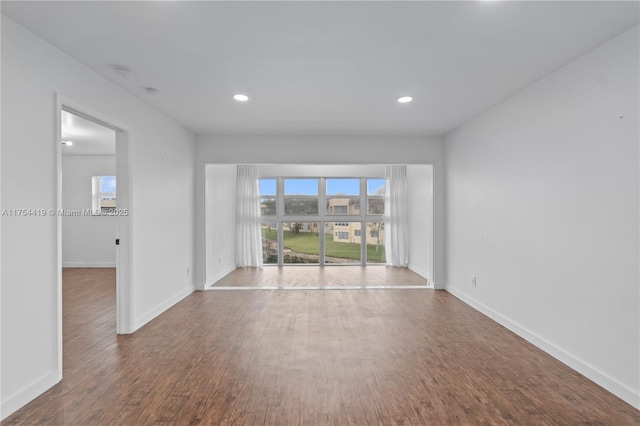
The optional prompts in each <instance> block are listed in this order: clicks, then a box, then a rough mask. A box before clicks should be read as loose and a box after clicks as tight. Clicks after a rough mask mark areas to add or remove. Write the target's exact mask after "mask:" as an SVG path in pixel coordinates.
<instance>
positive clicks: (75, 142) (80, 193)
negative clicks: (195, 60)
mask: <svg viewBox="0 0 640 426" xmlns="http://www.w3.org/2000/svg"><path fill="white" fill-rule="evenodd" d="M57 111H58V121H57V122H58V131H57V134H58V138H57V142H58V147H57V150H58V156H57V157H58V179H57V193H58V197H57V198H58V201H57V214H56V216H57V230H58V260H57V263H58V307H59V315H58V321H59V324H58V330H59V333H58V334H59V335H58V345H59V349H58V353H59V362H60V363H61V362H62V361H61V360H62V329H63V327H62V326H63V324H62V318H63V316H62V286H63V268H113V272H114V273H113V274H112V275H113V276H114V277H115V283H114V285H115V300H116V303H115V306H114V307H113V308H114V309H115V311H116V327H115V329H114V330H113V332H114V334H115V333H118V334H127V333H130V332H131V330H132V329H131V324H132V321H131V320H130V318H131V312H130V311H131V310H130V300H131V288H130V281H129V260H128V259H129V250H130V238H129V235H130V219H131V216H130V215H131V211H130V196H129V194H130V190H129V173H128V155H127V152H128V150H127V146H128V131H127V130H126V128H125V127H124V126H122V125H118V124H116V123H115V122H114V121H113V120H110V119H109V118H105V117H102V116H101V115H100V114H99V113H96V112H91V111H89V110H88V109H87V108H85V107H82V106H77V105H75V104H74V103H73V102H70V101H67V100H63V99H61V98H59V99H58V109H57Z"/></svg>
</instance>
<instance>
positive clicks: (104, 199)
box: [91, 176, 116, 215]
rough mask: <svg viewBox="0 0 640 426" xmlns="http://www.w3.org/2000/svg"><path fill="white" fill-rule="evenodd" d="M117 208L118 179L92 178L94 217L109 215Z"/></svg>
mask: <svg viewBox="0 0 640 426" xmlns="http://www.w3.org/2000/svg"><path fill="white" fill-rule="evenodd" d="M115 208H116V177H115V176H92V177H91V211H92V213H93V214H94V215H101V214H107V213H109V212H112V211H114V210H115Z"/></svg>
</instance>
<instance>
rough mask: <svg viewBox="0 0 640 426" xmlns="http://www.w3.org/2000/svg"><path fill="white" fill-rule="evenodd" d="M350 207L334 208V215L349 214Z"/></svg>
mask: <svg viewBox="0 0 640 426" xmlns="http://www.w3.org/2000/svg"><path fill="white" fill-rule="evenodd" d="M347 209H348V206H333V211H332V212H331V213H333V214H347Z"/></svg>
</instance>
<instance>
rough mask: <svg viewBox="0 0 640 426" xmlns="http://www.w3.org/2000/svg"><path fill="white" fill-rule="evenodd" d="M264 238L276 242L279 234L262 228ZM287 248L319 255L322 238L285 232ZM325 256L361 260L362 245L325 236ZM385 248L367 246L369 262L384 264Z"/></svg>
mask: <svg viewBox="0 0 640 426" xmlns="http://www.w3.org/2000/svg"><path fill="white" fill-rule="evenodd" d="M262 236H263V237H265V238H270V239H273V240H276V239H277V238H278V232H277V230H276V229H267V228H262ZM284 244H285V247H286V248H288V249H290V250H291V251H295V252H298V253H307V254H318V250H319V246H320V238H319V236H318V234H316V233H315V232H300V233H299V234H298V235H294V234H293V233H291V231H287V230H285V231H284ZM325 255H326V256H330V257H339V258H342V259H357V260H360V244H352V243H340V242H336V241H333V235H332V234H325ZM384 260H385V257H384V247H383V246H381V247H378V251H377V252H376V246H375V244H367V261H368V262H373V263H382V262H384Z"/></svg>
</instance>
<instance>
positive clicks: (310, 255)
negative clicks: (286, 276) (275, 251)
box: [282, 222, 320, 264]
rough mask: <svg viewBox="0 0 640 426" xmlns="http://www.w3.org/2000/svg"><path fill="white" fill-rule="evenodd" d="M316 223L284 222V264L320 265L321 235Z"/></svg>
mask: <svg viewBox="0 0 640 426" xmlns="http://www.w3.org/2000/svg"><path fill="white" fill-rule="evenodd" d="M314 228H315V229H317V228H318V224H317V223H316V222H282V229H283V232H282V236H283V241H282V245H283V247H282V263H284V264H290V263H315V264H318V263H320V235H319V234H318V232H314V231H311V230H312V229H314Z"/></svg>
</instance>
